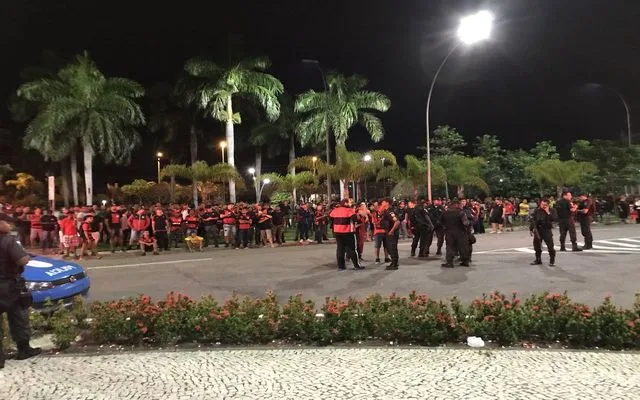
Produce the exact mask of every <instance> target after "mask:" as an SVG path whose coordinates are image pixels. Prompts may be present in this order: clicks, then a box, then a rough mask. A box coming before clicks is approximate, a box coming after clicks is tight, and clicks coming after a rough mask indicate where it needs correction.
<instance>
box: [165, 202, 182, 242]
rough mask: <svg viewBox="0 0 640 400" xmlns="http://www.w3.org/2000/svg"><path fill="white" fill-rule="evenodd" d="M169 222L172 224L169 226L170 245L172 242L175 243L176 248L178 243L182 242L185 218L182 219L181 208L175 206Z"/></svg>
mask: <svg viewBox="0 0 640 400" xmlns="http://www.w3.org/2000/svg"><path fill="white" fill-rule="evenodd" d="M169 222H170V224H171V226H170V228H169V245H171V243H174V244H175V248H176V249H177V248H178V243H180V242H181V241H182V237H183V235H182V224H183V222H184V221H183V220H182V214H180V210H179V209H177V208H174V209H173V210H172V211H171V217H170V218H169Z"/></svg>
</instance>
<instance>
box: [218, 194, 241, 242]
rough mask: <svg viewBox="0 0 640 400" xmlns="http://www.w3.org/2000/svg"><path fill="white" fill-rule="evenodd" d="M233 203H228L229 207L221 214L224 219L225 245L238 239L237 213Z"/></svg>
mask: <svg viewBox="0 0 640 400" xmlns="http://www.w3.org/2000/svg"><path fill="white" fill-rule="evenodd" d="M234 207H235V206H234V205H233V203H229V204H227V208H226V209H225V210H224V211H222V214H220V219H222V229H223V232H224V247H229V246H231V245H233V243H234V242H235V240H236V223H237V218H238V217H237V214H236V212H235V210H234Z"/></svg>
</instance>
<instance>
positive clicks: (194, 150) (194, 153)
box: [189, 125, 198, 208]
mask: <svg viewBox="0 0 640 400" xmlns="http://www.w3.org/2000/svg"><path fill="white" fill-rule="evenodd" d="M189 142H190V143H189V149H190V151H191V165H192V166H193V164H195V162H196V161H198V132H196V127H195V126H193V125H191V131H190V132H189ZM192 189H193V205H194V207H195V208H198V185H197V183H196V182H195V181H194V182H193V188H192Z"/></svg>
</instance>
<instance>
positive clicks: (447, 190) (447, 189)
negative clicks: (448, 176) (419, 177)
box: [444, 181, 449, 200]
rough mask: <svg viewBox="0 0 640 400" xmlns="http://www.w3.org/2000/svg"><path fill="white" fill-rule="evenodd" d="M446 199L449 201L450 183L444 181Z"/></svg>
mask: <svg viewBox="0 0 640 400" xmlns="http://www.w3.org/2000/svg"><path fill="white" fill-rule="evenodd" d="M444 191H445V198H446V199H447V200H449V182H447V181H444Z"/></svg>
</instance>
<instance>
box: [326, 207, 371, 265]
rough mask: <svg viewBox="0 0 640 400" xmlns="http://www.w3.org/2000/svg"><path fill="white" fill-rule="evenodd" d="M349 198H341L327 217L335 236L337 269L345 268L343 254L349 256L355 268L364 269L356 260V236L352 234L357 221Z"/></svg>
mask: <svg viewBox="0 0 640 400" xmlns="http://www.w3.org/2000/svg"><path fill="white" fill-rule="evenodd" d="M349 203H350V201H349V199H342V200H341V201H340V204H339V205H338V207H336V208H334V209H333V210H331V213H330V214H329V218H331V221H332V226H333V235H334V236H335V238H336V245H337V251H336V258H337V261H338V270H339V271H344V270H345V269H347V267H346V262H345V255H346V256H347V257H349V259H350V260H351V262H352V263H353V268H354V269H356V270H362V269H364V267H363V266H361V265H360V262H359V260H358V254H357V253H356V238H355V235H354V229H355V228H354V225H355V223H356V222H357V216H356V213H355V211H354V209H353V208H352V207H351V206H350V204H349Z"/></svg>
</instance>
